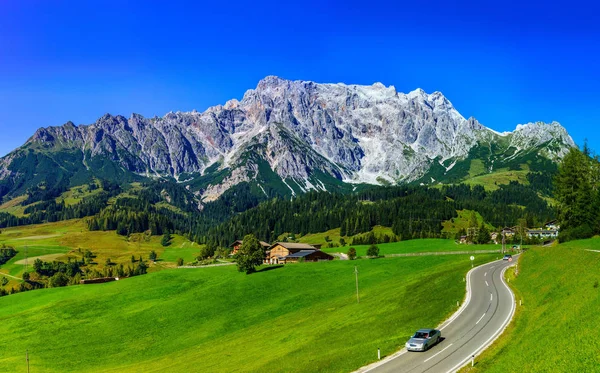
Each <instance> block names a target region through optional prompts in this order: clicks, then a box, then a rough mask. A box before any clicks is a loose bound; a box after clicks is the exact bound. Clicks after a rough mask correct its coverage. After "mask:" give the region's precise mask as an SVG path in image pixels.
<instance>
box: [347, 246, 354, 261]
mask: <svg viewBox="0 0 600 373" xmlns="http://www.w3.org/2000/svg"><path fill="white" fill-rule="evenodd" d="M348 259H350V260H354V259H356V249H355V248H353V247H351V248H350V249H348Z"/></svg>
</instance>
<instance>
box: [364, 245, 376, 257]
mask: <svg viewBox="0 0 600 373" xmlns="http://www.w3.org/2000/svg"><path fill="white" fill-rule="evenodd" d="M367 256H370V257H372V258H377V257H378V256H379V247H377V245H371V246H369V249H368V250H367Z"/></svg>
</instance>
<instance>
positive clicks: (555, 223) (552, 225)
mask: <svg viewBox="0 0 600 373" xmlns="http://www.w3.org/2000/svg"><path fill="white" fill-rule="evenodd" d="M544 228H546V229H550V230H555V231H558V230H559V229H560V225H558V220H552V221H549V222H547V223H546V224H544Z"/></svg>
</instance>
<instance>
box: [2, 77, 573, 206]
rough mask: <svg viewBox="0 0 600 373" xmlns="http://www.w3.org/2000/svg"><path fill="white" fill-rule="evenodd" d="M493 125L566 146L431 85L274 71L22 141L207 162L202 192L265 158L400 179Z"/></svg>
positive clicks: (557, 128) (140, 162)
mask: <svg viewBox="0 0 600 373" xmlns="http://www.w3.org/2000/svg"><path fill="white" fill-rule="evenodd" d="M502 136H504V137H503V138H506V140H503V141H505V142H506V141H508V142H509V146H512V147H513V148H516V149H517V152H519V151H522V150H523V151H524V150H526V149H533V148H535V147H539V146H543V144H545V143H549V142H551V143H552V144H553V145H552V149H551V151H548V152H547V153H546V154H545V156H547V157H549V158H551V159H558V158H560V157H561V156H562V155H564V154H565V153H566V151H567V150H568V148H569V147H570V146H574V143H573V141H572V139H571V138H570V136H569V135H568V133H567V132H566V130H565V129H564V128H563V127H562V126H561V125H560V124H558V123H556V122H553V123H550V124H540V123H530V124H526V125H519V126H517V129H516V130H515V131H514V132H511V133H505V134H499V133H497V132H495V131H493V130H491V129H489V128H486V127H485V126H483V125H482V124H481V123H479V122H478V121H477V120H476V119H475V118H473V117H469V119H465V117H463V116H462V115H461V114H460V113H459V112H458V111H457V110H456V108H455V107H454V106H453V105H452V103H451V101H450V100H449V99H448V98H446V97H445V96H444V95H443V94H442V92H439V91H434V92H432V93H429V94H428V93H426V92H425V91H424V90H423V89H421V88H417V89H415V90H413V91H411V92H408V93H401V92H397V91H396V88H395V87H394V86H387V87H386V86H385V85H384V84H382V83H374V84H372V85H349V84H344V83H331V84H330V83H325V84H321V83H315V82H312V81H303V80H295V81H292V80H286V79H283V78H280V77H277V76H267V77H265V78H264V79H262V80H261V81H260V82H259V83H258V84H257V86H256V88H255V89H249V90H248V91H247V92H246V93H245V94H244V96H243V98H242V100H240V101H238V100H236V99H232V100H229V101H227V102H226V103H225V104H224V105H217V106H213V107H210V108H208V109H207V110H206V111H204V112H197V111H195V110H194V111H191V112H180V111H177V112H169V113H167V114H165V115H164V116H163V117H154V118H150V119H148V118H145V117H144V116H142V115H140V114H136V113H133V114H131V116H130V117H129V118H125V117H123V116H121V115H111V114H108V113H107V114H105V115H103V116H102V117H100V118H99V119H98V120H97V121H96V122H94V123H92V124H90V125H79V126H75V125H74V124H73V123H71V122H69V123H67V124H65V125H63V126H60V127H48V128H42V129H39V130H38V131H37V132H36V134H35V135H34V136H33V137H32V138H31V139H30V141H28V146H32V147H34V148H35V147H36V146H39V147H40V148H42V149H44V150H45V151H71V152H73V154H77V156H78V157H81V163H82V165H83V166H84V167H85V168H86V169H87V170H88V171H89V172H92V173H93V171H94V170H93V168H92V167H91V166H90V165H91V164H92V163H91V161H92V160H94V159H96V158H98V157H100V158H103V159H104V158H105V159H109V160H110V162H112V163H113V164H115V165H116V166H117V167H118V168H120V169H121V170H123V171H124V172H131V173H134V174H139V175H144V176H151V177H174V178H176V179H180V176H181V175H186V176H185V180H187V181H190V180H192V181H193V180H194V175H202V176H203V177H206V175H207V172H214V171H215V170H217V171H218V172H219V173H221V176H220V177H219V178H217V179H215V181H210V182H208V184H206V183H204V184H201V185H200V186H198V187H197V188H198V193H200V194H206V193H207V192H206V191H207V190H210V191H211V193H212V194H211V196H212V197H211V198H213V197H215V196H216V197H218V195H219V193H222V192H223V191H224V190H226V189H227V188H228V187H230V186H231V185H235V184H236V183H238V182H242V181H251V180H254V179H256V178H260V177H259V176H257V172H258V170H259V169H262V170H263V172H264V170H265V167H267V168H268V169H269V170H270V171H269V172H272V173H273V174H275V175H277V177H279V178H281V179H282V180H284V181H285V180H287V179H290V178H291V179H298V180H308V179H311V178H313V179H311V180H312V182H316V181H315V180H314V177H315V176H314V175H316V174H319V175H327V177H331V178H333V179H337V180H340V182H341V181H342V180H343V181H345V182H352V183H362V182H367V183H379V182H382V180H383V181H386V182H390V183H396V182H410V181H414V180H417V179H419V178H421V177H422V176H423V175H424V174H426V173H427V172H428V170H429V169H430V168H431V167H432V165H433V164H436V163H444V162H446V163H444V164H446V165H447V164H449V163H452V162H454V161H456V160H460V159H464V158H466V157H468V156H469V154H470V152H471V150H472V149H473V148H475V147H477V146H478V145H480V144H490V143H491V142H494V141H497V139H499V138H500V137H502ZM249 149H251V151H250V153H252V152H254V153H255V154H254V156H252V157H250V153H249ZM14 159H16V156H15V155H14V154H13V155H11V156H9V157H5V158H4V159H3V161H2V162H0V175H2V176H1V178H7V177H8V178H10V177H11V175H12V176H13V177H14V175H16V174H18V171H11V170H10V167H9V166H10V164H12V162H13V160H14ZM258 159H260V160H258ZM103 164H104V163H103ZM216 165H217V166H218V167H217V166H216ZM259 166H260V167H259ZM445 167H447V166H445ZM207 170H208V171H207ZM270 177H272V176H270ZM217 184H218V185H217Z"/></svg>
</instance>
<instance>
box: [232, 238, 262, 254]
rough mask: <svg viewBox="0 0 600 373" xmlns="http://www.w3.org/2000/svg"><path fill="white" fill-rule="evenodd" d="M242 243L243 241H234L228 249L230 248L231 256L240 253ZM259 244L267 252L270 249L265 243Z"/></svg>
mask: <svg viewBox="0 0 600 373" xmlns="http://www.w3.org/2000/svg"><path fill="white" fill-rule="evenodd" d="M243 243H244V241H243V240H235V241H234V242H233V243H232V244H231V245H229V247H231V255H235V254H237V252H238V251H240V248H241V247H242V244H243ZM260 244H261V246H262V247H263V248H264V249H265V250H268V249H269V247H271V245H269V244H268V243H266V242H265V241H260Z"/></svg>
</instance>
